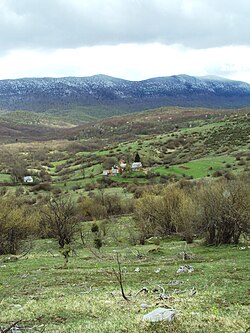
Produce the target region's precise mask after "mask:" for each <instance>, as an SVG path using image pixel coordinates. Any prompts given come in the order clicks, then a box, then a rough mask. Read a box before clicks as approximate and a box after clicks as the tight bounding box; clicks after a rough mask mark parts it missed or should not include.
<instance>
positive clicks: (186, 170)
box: [152, 156, 235, 178]
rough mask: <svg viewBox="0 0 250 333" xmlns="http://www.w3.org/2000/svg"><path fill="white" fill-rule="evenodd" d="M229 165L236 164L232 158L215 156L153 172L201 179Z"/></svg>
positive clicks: (161, 168)
mask: <svg viewBox="0 0 250 333" xmlns="http://www.w3.org/2000/svg"><path fill="white" fill-rule="evenodd" d="M228 163H229V164H233V163H235V159H234V158H233V157H231V156H214V157H208V158H201V159H198V160H193V161H190V162H187V163H183V164H178V165H173V166H172V165H171V166H169V167H168V168H166V167H164V166H160V167H156V168H153V169H152V171H154V172H159V173H160V175H172V174H174V175H176V176H178V177H181V176H183V175H184V174H185V175H186V176H192V177H193V178H201V177H206V176H207V175H212V174H213V172H215V171H218V170H224V169H225V168H226V164H228ZM228 170H230V169H228Z"/></svg>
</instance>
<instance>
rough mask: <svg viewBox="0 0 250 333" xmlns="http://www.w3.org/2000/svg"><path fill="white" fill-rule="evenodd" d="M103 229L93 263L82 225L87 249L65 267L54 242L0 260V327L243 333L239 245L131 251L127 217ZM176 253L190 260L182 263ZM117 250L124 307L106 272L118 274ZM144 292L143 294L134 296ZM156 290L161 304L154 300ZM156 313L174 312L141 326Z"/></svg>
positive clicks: (245, 274)
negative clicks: (185, 269) (186, 269)
mask: <svg viewBox="0 0 250 333" xmlns="http://www.w3.org/2000/svg"><path fill="white" fill-rule="evenodd" d="M106 228H107V230H106V231H107V236H106V240H105V242H106V245H105V246H104V247H103V248H102V249H101V251H100V253H99V252H97V256H95V255H93V253H95V250H93V249H91V248H90V244H91V235H90V234H89V233H88V230H89V225H88V223H87V224H84V225H83V230H85V234H86V237H87V239H88V241H87V243H88V245H87V246H85V247H83V246H82V245H81V244H80V243H79V242H76V244H75V245H76V255H75V256H73V257H71V258H70V261H69V264H68V266H67V267H65V265H64V262H63V257H62V256H61V255H60V253H59V251H58V249H57V244H56V243H55V241H53V240H39V241H35V242H34V246H33V249H32V251H31V252H30V253H29V254H28V255H27V256H25V257H23V258H21V259H19V260H17V261H13V262H9V261H8V260H6V257H1V258H0V260H1V261H0V271H1V274H0V304H1V311H0V327H6V326H7V325H8V324H10V323H12V322H14V321H17V320H20V323H19V324H18V325H19V326H20V327H23V328H26V329H22V332H28V331H30V329H32V332H39V331H41V330H43V332H48V333H49V332H50V333H52V332H53V333H56V332H57V333H60V332H65V333H66V332H77V333H78V332H90V331H91V332H95V333H101V332H103V333H115V332H132V333H137V332H151V333H155V332H158V333H161V332H176V333H177V332H178V333H184V332H185V333H186V332H197V333H198V332H199V333H200V332H204V333H205V332H206V333H209V332H210V333H235V332H239V333H243V332H244V333H245V332H246V331H247V328H248V327H249V318H250V317H249V316H250V311H249V284H248V283H249V273H250V271H249V265H248V259H249V251H250V250H249V248H247V246H246V245H244V246H243V245H240V246H234V247H233V246H223V247H218V248H214V247H204V246H202V245H201V243H200V242H199V241H196V242H195V243H194V244H192V245H189V246H188V247H187V245H186V244H185V242H182V241H178V240H176V239H169V240H168V241H164V242H162V243H161V245H160V246H156V245H152V244H148V245H144V246H131V245H130V244H129V243H128V241H126V237H128V236H129V234H130V233H131V228H133V221H132V220H131V218H129V217H127V218H126V217H124V218H122V219H120V220H118V221H112V225H111V224H110V225H107V226H106ZM183 250H185V251H186V252H187V253H188V254H189V255H190V259H189V260H187V261H185V262H183V260H182V256H181V255H180V253H181V252H182V251H183ZM93 251H94V252H93ZM114 251H115V252H114ZM117 251H118V253H119V256H120V262H121V267H122V271H123V285H124V290H125V294H126V295H127V296H128V297H129V299H130V301H125V300H124V299H123V298H122V296H121V292H120V288H119V284H118V282H117V279H116V276H115V274H114V271H113V270H115V271H117V270H118V268H117V261H116V253H117ZM183 264H188V265H192V266H193V268H194V272H193V273H182V274H177V273H176V271H177V269H178V268H179V266H180V265H183ZM136 268H139V270H140V271H139V272H136V271H135V269H136ZM157 269H158V271H159V272H158V273H157V272H156V270H157ZM137 270H138V269H137ZM159 286H160V287H159ZM143 287H145V288H148V290H149V292H148V293H146V294H145V293H143V292H142V293H139V294H138V295H137V296H135V295H136V292H137V291H139V290H140V289H141V288H143ZM161 287H163V288H164V290H165V298H164V299H160V297H159V295H160V293H161V290H162V289H161ZM142 304H144V306H142ZM145 304H147V306H148V309H144V308H143V307H145ZM158 306H162V307H166V308H172V309H175V310H176V318H175V319H174V321H173V323H171V324H168V323H154V324H150V323H145V322H143V321H142V317H143V315H144V314H145V313H148V312H149V311H151V310H152V309H155V308H157V307H158Z"/></svg>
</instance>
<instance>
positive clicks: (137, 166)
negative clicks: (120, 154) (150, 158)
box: [131, 162, 142, 171]
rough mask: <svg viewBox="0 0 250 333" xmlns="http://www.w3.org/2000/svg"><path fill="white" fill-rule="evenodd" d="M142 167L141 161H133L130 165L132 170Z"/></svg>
mask: <svg viewBox="0 0 250 333" xmlns="http://www.w3.org/2000/svg"><path fill="white" fill-rule="evenodd" d="M141 168H142V164H141V162H133V163H132V165H131V169H132V171H136V170H139V169H141Z"/></svg>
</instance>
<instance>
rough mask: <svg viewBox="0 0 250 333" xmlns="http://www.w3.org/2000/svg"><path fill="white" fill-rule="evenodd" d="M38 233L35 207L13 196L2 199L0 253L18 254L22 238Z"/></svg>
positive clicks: (0, 209)
mask: <svg viewBox="0 0 250 333" xmlns="http://www.w3.org/2000/svg"><path fill="white" fill-rule="evenodd" d="M37 233H38V214H37V212H36V211H35V208H34V207H32V209H31V208H30V205H28V204H27V203H24V202H23V201H22V200H20V199H17V198H15V197H12V196H9V197H6V198H1V199H0V254H7V253H9V254H16V253H17V252H18V250H19V248H20V245H21V242H22V240H25V239H26V238H28V237H31V236H33V235H36V234H37Z"/></svg>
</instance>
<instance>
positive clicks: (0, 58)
mask: <svg viewBox="0 0 250 333" xmlns="http://www.w3.org/2000/svg"><path fill="white" fill-rule="evenodd" d="M0 14H1V16H0V17H1V19H0V79H7V78H20V77H44V76H52V77H61V76H88V75H94V74H100V73H101V74H107V75H111V76H115V77H120V78H124V79H129V80H142V79H146V78H150V77H156V76H168V75H175V74H189V75H196V76H202V75H219V76H223V77H226V78H231V79H237V80H242V81H246V82H249V83H250V61H249V59H250V33H249V30H250V1H249V0H0Z"/></svg>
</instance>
